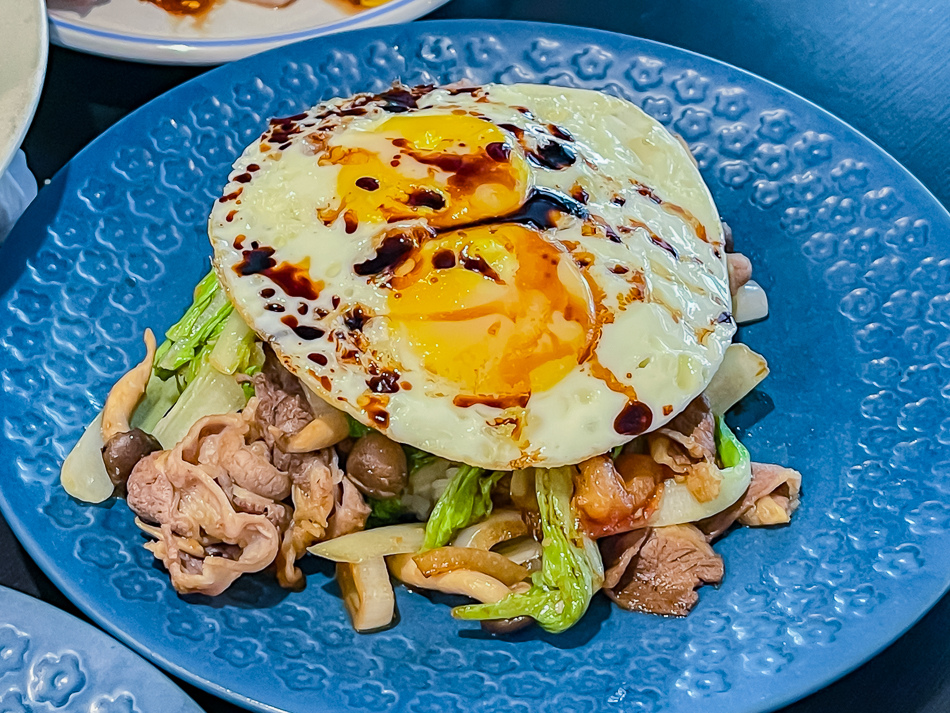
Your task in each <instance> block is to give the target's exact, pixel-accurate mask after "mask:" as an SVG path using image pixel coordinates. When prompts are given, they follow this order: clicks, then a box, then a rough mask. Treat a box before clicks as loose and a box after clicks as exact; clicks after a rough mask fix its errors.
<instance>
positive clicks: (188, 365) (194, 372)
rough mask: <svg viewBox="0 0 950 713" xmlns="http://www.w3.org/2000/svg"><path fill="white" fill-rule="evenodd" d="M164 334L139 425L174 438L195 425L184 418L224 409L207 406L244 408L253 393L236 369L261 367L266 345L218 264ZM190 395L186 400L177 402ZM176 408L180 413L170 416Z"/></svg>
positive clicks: (135, 419)
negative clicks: (227, 288)
mask: <svg viewBox="0 0 950 713" xmlns="http://www.w3.org/2000/svg"><path fill="white" fill-rule="evenodd" d="M165 336H166V340H165V341H164V342H163V343H162V345H161V346H160V347H159V348H158V351H157V352H156V354H155V363H154V366H153V368H152V377H151V378H150V379H149V383H148V387H147V388H146V392H145V399H144V400H143V401H142V403H141V404H140V405H139V407H138V409H136V412H135V414H134V416H133V418H132V424H133V425H134V426H136V427H138V428H142V429H143V430H144V431H147V432H148V433H152V434H153V435H154V434H155V433H157V432H162V433H163V435H164V436H165V438H166V439H168V440H170V439H172V438H174V437H175V435H176V434H178V433H179V432H180V431H181V429H182V428H184V429H185V431H187V428H188V427H190V425H191V424H190V423H184V421H183V419H187V418H190V417H191V415H193V414H199V415H206V413H203V412H207V413H212V412H214V413H223V411H209V410H208V409H213V408H224V407H226V410H233V409H234V408H240V407H241V406H243V403H245V402H246V401H247V399H248V398H250V396H252V395H253V387H252V386H251V385H250V384H244V385H241V386H239V385H238V384H237V382H235V381H234V379H233V376H232V375H233V374H235V373H243V374H248V375H250V374H253V373H255V372H257V371H260V368H261V366H263V363H264V351H263V349H262V348H261V346H260V344H259V343H258V342H257V340H256V337H255V335H254V332H253V331H252V330H251V329H250V328H249V327H248V326H247V325H246V324H244V321H243V320H242V319H241V318H240V316H239V315H238V314H237V312H234V311H233V308H232V306H231V303H230V302H229V301H228V298H227V295H226V294H225V292H224V290H223V289H222V288H221V286H220V285H219V284H218V279H217V276H216V275H215V273H214V271H213V270H212V271H211V272H209V273H208V274H207V275H205V276H204V277H203V278H202V280H201V281H200V282H199V283H198V285H197V287H195V292H194V301H193V302H192V304H191V307H189V308H188V310H187V311H186V312H185V314H184V315H183V316H182V318H181V319H180V320H178V322H176V323H175V324H174V325H172V326H171V327H170V328H169V329H168V331H167V332H165ZM195 382H200V383H197V384H195ZM192 384H194V387H193V388H189V387H191V386H192ZM242 394H243V399H244V401H243V402H242V403H240V404H239V402H240V401H241V395H242ZM186 396H187V403H185V404H181V406H180V407H179V408H175V407H176V405H178V404H179V403H180V402H181V401H182V399H183V398H184V397H186ZM202 402H206V406H201V404H202ZM236 404H238V405H237V406H235V405H236ZM172 411H174V412H175V415H174V416H173V417H171V418H169V417H170V416H172ZM194 420H197V419H193V421H194ZM193 421H192V422H193ZM160 423H161V426H159V424H160ZM159 440H162V439H159ZM162 442H164V441H162ZM172 445H174V443H172Z"/></svg>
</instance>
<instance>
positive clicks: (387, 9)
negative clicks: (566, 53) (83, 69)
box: [41, 0, 450, 66]
mask: <svg viewBox="0 0 950 713" xmlns="http://www.w3.org/2000/svg"><path fill="white" fill-rule="evenodd" d="M41 1H42V0H41ZM301 1H303V0H301ZM447 2H450V0H390V2H387V3H385V4H383V5H380V6H378V7H373V8H368V9H366V10H364V11H362V12H360V13H358V14H356V15H352V16H350V17H345V18H341V19H339V20H336V21H335V22H331V23H329V24H325V25H316V26H312V27H309V28H305V29H301V30H296V31H292V32H286V31H285V32H277V33H273V34H270V35H261V36H259V37H245V38H233V39H218V40H215V39H208V40H204V39H190V40H187V41H184V42H182V41H181V39H180V38H176V37H173V36H161V35H156V36H149V35H137V34H136V35H133V34H123V33H121V32H114V31H111V30H101V29H96V28H90V27H84V26H83V25H81V24H76V23H75V22H73V21H71V20H69V19H66V18H64V17H61V16H60V13H61V12H62V11H60V10H53V11H51V12H49V26H50V41H51V42H52V43H53V44H55V45H58V46H60V47H66V48H68V49H74V50H78V51H81V52H88V53H91V54H96V55H99V56H102V57H112V58H114V59H123V60H129V61H133V62H145V63H151V64H169V65H198V66H201V65H216V64H221V63H224V62H230V61H234V60H238V59H243V58H244V57H247V56H250V55H252V54H258V53H260V52H264V51H267V50H270V49H274V48H275V47H281V46H284V45H287V44H290V43H293V42H303V41H305V40H308V39H313V38H314V37H320V36H323V35H329V34H336V33H340V32H350V31H353V30H358V29H363V28H366V27H385V26H389V25H394V24H399V23H403V22H407V21H411V20H415V19H417V18H419V17H422V16H423V15H426V14H428V13H430V12H432V11H433V10H435V9H436V8H439V7H441V6H442V5H444V4H446V3H447ZM110 48H111V49H110Z"/></svg>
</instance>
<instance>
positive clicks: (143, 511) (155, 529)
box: [128, 416, 280, 596]
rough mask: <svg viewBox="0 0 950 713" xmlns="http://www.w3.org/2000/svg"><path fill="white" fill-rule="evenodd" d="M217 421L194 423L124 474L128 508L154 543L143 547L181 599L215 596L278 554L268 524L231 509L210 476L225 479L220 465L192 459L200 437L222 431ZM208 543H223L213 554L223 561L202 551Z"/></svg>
mask: <svg viewBox="0 0 950 713" xmlns="http://www.w3.org/2000/svg"><path fill="white" fill-rule="evenodd" d="M222 418H225V417H219V416H209V417H207V418H205V419H202V420H200V421H198V422H197V423H196V424H195V425H194V426H193V427H192V429H191V430H190V431H189V433H188V435H187V436H186V437H185V438H184V439H183V440H182V442H181V443H179V444H178V445H177V446H176V447H175V448H173V449H172V450H170V451H161V452H158V453H154V454H152V455H149V456H146V457H145V458H144V459H142V460H141V461H139V463H138V464H137V465H136V466H135V468H134V470H133V471H132V475H131V476H129V482H128V493H129V498H128V502H129V507H131V508H132V510H133V511H134V512H135V513H136V515H138V516H139V518H140V519H141V520H142V521H145V522H144V523H142V525H141V526H142V529H144V530H145V531H146V532H148V533H149V534H151V535H152V536H153V537H155V538H156V539H155V541H154V542H150V543H149V544H147V545H146V547H147V548H148V549H149V550H151V552H152V553H153V554H154V555H155V556H156V557H157V558H158V559H159V560H161V561H162V563H163V564H164V565H165V567H166V568H167V569H168V572H169V575H170V576H171V581H172V585H173V586H174V587H175V589H176V590H177V591H178V592H180V593H182V594H188V593H201V594H207V595H210V596H214V595H217V594H220V593H221V592H223V591H224V590H225V589H227V588H228V587H229V586H230V585H231V584H232V583H233V582H234V580H235V579H237V578H238V577H239V576H241V574H243V573H245V572H258V571H260V570H262V569H264V568H265V567H267V566H268V565H269V564H270V563H271V562H273V561H274V557H275V556H276V555H277V548H278V545H279V541H280V535H279V533H278V530H277V528H276V527H275V526H274V524H273V523H272V522H271V521H270V520H268V518H267V517H265V516H264V515H262V514H251V513H244V512H238V511H237V510H235V508H234V506H233V504H232V502H231V501H230V499H229V498H228V495H227V494H226V493H225V490H224V488H223V487H222V486H221V484H220V482H219V481H218V479H216V477H215V476H219V477H220V478H221V479H222V480H225V481H227V480H228V477H227V472H226V471H225V470H224V468H222V467H221V466H218V465H215V464H212V463H207V464H199V463H197V462H196V454H197V453H198V452H200V439H201V437H202V433H203V432H205V430H206V429H207V431H209V432H211V433H215V432H220V431H221V430H223V429H224V428H226V427H227V426H223V425H222V424H221V423H216V422H215V420H216V419H222ZM148 523H154V524H148ZM208 545H216V546H220V545H228V546H230V547H227V548H226V549H225V550H221V548H220V547H218V549H217V552H222V551H226V552H227V555H228V556H223V555H222V554H216V553H215V552H216V550H214V549H212V550H211V551H208V550H206V549H205V547H206V546H208ZM237 550H239V551H240V553H239V554H237ZM235 555H237V556H235Z"/></svg>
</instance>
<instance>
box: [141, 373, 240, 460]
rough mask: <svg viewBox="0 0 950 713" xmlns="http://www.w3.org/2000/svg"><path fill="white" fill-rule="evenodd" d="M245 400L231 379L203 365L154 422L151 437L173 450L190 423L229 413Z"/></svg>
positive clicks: (190, 425) (189, 427)
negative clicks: (166, 411) (168, 408)
mask: <svg viewBox="0 0 950 713" xmlns="http://www.w3.org/2000/svg"><path fill="white" fill-rule="evenodd" d="M246 403H247V397H246V395H245V393H244V389H242V388H241V385H240V384H238V383H237V381H235V379H234V377H233V376H229V375H227V374H222V373H221V372H220V371H218V370H217V369H215V368H214V367H213V366H211V365H210V364H208V363H205V364H204V365H203V366H202V368H201V369H200V370H199V371H198V373H197V374H196V375H195V377H194V378H193V379H192V380H191V381H190V382H189V384H188V386H186V387H185V390H184V391H183V392H182V394H181V396H180V397H179V399H178V401H176V402H175V405H174V406H172V408H171V410H170V411H169V412H168V413H167V414H166V415H165V416H164V418H162V420H161V421H159V422H158V425H156V426H155V430H154V431H152V435H153V436H155V437H156V438H157V439H158V441H159V443H161V444H162V447H164V448H173V447H174V446H175V444H177V443H178V441H180V440H181V439H182V438H184V437H185V435H186V434H187V433H188V431H189V430H190V429H191V427H192V426H193V425H194V423H195V422H196V421H197V420H198V419H200V418H204V417H205V416H211V415H213V414H221V413H231V412H233V411H237V410H239V409H242V408H244V406H245V404H246Z"/></svg>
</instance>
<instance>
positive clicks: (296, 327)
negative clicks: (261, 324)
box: [280, 314, 325, 342]
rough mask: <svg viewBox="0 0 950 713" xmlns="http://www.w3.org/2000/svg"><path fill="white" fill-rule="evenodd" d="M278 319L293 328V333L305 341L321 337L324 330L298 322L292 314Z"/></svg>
mask: <svg viewBox="0 0 950 713" xmlns="http://www.w3.org/2000/svg"><path fill="white" fill-rule="evenodd" d="M280 321H281V322H283V323H284V324H286V325H287V326H288V327H290V328H291V330H293V333H294V334H296V335H297V336H298V337H300V338H301V339H303V340H305V341H308V342H309V341H312V340H314V339H319V338H320V337H322V336H323V335H324V334H325V332H324V331H323V330H322V329H317V328H316V327H310V326H307V325H306V324H299V323H298V322H297V318H296V317H294V316H293V315H292V314H288V315H287V316H285V317H281V318H280Z"/></svg>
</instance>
